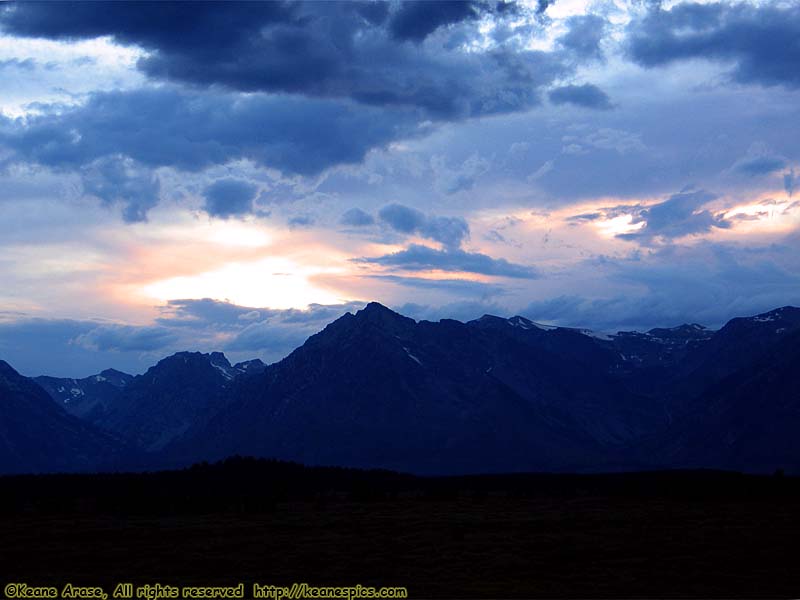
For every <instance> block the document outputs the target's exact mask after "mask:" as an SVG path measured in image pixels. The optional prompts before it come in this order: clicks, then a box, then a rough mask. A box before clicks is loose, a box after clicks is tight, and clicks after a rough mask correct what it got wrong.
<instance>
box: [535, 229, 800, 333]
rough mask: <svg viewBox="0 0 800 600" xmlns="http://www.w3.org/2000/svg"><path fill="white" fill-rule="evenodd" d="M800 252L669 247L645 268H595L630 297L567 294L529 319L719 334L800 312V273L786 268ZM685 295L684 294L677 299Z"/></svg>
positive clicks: (628, 264) (642, 264)
mask: <svg viewBox="0 0 800 600" xmlns="http://www.w3.org/2000/svg"><path fill="white" fill-rule="evenodd" d="M796 250H797V249H796V248H784V249H781V248H776V247H775V246H766V247H762V248H754V249H743V248H741V247H737V246H733V245H731V246H728V245H721V244H713V243H701V244H700V245H698V246H696V247H693V248H686V247H680V246H668V247H664V248H662V249H659V250H656V251H654V252H651V253H648V254H647V255H646V256H644V257H643V258H641V259H637V260H620V259H610V258H607V259H605V260H603V261H602V262H595V263H593V264H592V265H591V268H592V269H593V270H600V271H601V273H602V275H603V277H604V278H605V279H607V280H608V281H610V282H612V283H614V284H615V287H616V285H619V284H624V285H629V286H632V287H630V288H629V291H628V292H625V293H621V292H618V291H615V292H612V293H610V294H607V295H602V294H601V295H598V296H596V297H592V296H590V295H581V294H565V295H560V296H556V297H552V298H546V299H543V300H537V301H534V302H532V303H531V304H530V305H529V306H528V307H527V308H525V309H523V310H522V311H521V314H523V315H525V316H527V317H529V318H531V319H533V320H540V321H546V322H551V323H556V324H559V325H564V326H570V327H588V328H593V329H599V330H613V331H616V330H618V329H628V330H629V329H637V330H647V329H650V328H652V327H672V326H675V325H679V324H681V323H700V324H703V325H706V326H709V327H719V326H721V325H723V324H724V323H725V322H726V321H727V320H729V319H731V318H733V317H736V316H750V315H754V314H758V313H761V312H765V311H768V310H772V309H774V308H776V307H778V306H784V305H786V304H794V305H800V293H798V289H800V287H798V285H799V284H800V273H798V271H797V269H796V267H795V266H794V265H791V263H788V264H789V265H790V266H789V267H788V268H787V266H786V265H784V266H782V265H781V262H782V256H781V254H783V253H785V254H787V255H792V254H793V253H794V252H796ZM676 290H679V291H680V292H679V293H676Z"/></svg>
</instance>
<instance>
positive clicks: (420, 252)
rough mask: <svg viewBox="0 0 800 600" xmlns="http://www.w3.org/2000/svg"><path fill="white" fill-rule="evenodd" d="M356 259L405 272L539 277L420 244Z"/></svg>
mask: <svg viewBox="0 0 800 600" xmlns="http://www.w3.org/2000/svg"><path fill="white" fill-rule="evenodd" d="M353 260H354V261H355V262H362V263H371V264H377V265H383V266H387V267H395V268H400V269H403V270H406V271H428V270H431V269H437V270H441V271H464V272H467V273H479V274H482V275H496V276H499V277H511V278H518V279H536V278H537V277H538V276H539V275H538V273H537V271H536V269H534V268H533V267H529V266H525V265H518V264H514V263H511V262H508V261H507V260H505V259H504V258H492V257H491V256H487V255H485V254H480V253H478V252H465V251H464V250H458V249H454V248H450V249H444V250H436V249H434V248H429V247H427V246H420V245H417V244H412V245H410V246H409V247H408V248H406V249H405V250H401V251H399V252H395V253H394V254H386V255H384V256H378V257H372V258H356V259H353Z"/></svg>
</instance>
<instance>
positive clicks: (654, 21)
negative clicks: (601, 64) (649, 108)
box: [628, 2, 800, 88]
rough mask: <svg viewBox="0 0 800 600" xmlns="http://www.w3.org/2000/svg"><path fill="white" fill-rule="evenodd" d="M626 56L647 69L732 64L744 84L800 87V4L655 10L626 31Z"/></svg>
mask: <svg viewBox="0 0 800 600" xmlns="http://www.w3.org/2000/svg"><path fill="white" fill-rule="evenodd" d="M628 35H629V40H628V53H629V55H630V57H631V58H632V59H633V60H634V61H635V62H637V63H639V64H640V65H642V66H644V67H656V66H660V65H666V64H669V63H671V62H674V61H679V60H686V59H693V58H704V59H711V60H719V61H734V62H735V67H734V69H733V76H734V78H735V79H736V80H737V81H739V82H741V83H757V84H761V85H767V86H770V85H785V86H786V87H791V88H796V87H800V69H798V68H797V65H798V64H800V44H798V43H797V40H798V38H799V37H800V5H799V4H797V3H791V4H788V5H786V4H784V5H776V4H770V3H765V4H762V5H761V6H753V5H750V4H746V3H738V4H723V3H716V4H696V3H691V2H685V3H682V4H678V5H676V6H674V7H673V8H671V9H670V10H663V9H661V8H660V7H658V6H656V7H654V8H652V9H651V10H649V11H648V12H647V14H646V15H645V16H644V17H642V18H640V19H637V20H635V21H633V22H632V23H631V24H630V26H629V28H628Z"/></svg>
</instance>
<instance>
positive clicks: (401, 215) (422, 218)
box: [378, 204, 469, 248]
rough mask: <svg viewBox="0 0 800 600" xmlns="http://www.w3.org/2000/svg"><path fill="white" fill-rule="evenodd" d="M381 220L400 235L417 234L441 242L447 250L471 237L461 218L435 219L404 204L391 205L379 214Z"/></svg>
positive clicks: (465, 223) (466, 225)
mask: <svg viewBox="0 0 800 600" xmlns="http://www.w3.org/2000/svg"><path fill="white" fill-rule="evenodd" d="M378 217H379V218H380V220H381V221H382V222H383V223H385V224H387V225H388V226H389V227H391V228H392V229H394V230H395V231H398V232H400V233H405V234H412V233H417V234H419V235H421V236H422V237H424V238H428V239H431V240H434V241H437V242H440V243H441V244H443V245H444V246H446V247H447V248H458V247H459V246H460V245H461V243H462V242H463V241H464V240H465V239H467V238H468V237H469V225H468V224H467V222H466V221H465V220H464V219H463V218H461V217H434V216H428V215H426V214H424V213H423V212H421V211H419V210H417V209H415V208H410V207H408V206H404V205H402V204H389V205H387V206H384V207H383V208H382V209H381V210H380V211H379V212H378Z"/></svg>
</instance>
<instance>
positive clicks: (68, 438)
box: [0, 360, 134, 473]
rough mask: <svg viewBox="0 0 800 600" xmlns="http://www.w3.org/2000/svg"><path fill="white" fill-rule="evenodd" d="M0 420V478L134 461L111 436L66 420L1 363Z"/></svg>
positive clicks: (33, 387) (68, 417)
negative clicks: (5, 474) (1, 475)
mask: <svg viewBox="0 0 800 600" xmlns="http://www.w3.org/2000/svg"><path fill="white" fill-rule="evenodd" d="M0 415H2V416H1V417H0V472H2V473H47V472H56V471H82V470H96V469H100V468H107V467H110V466H112V465H113V464H115V460H117V459H119V460H127V458H132V456H133V455H134V453H133V452H132V451H131V450H130V449H129V448H125V447H124V445H123V444H122V443H120V442H119V441H118V440H117V439H115V438H114V436H112V435H110V434H108V433H104V432H102V431H100V430H98V429H96V428H95V427H92V426H91V425H90V424H88V423H85V422H84V421H81V420H79V419H78V418H76V417H74V416H72V415H70V414H68V413H67V412H66V411H65V410H64V409H62V408H60V407H59V406H57V405H56V404H55V403H54V402H53V401H52V399H51V398H50V397H49V396H48V394H47V392H45V391H44V389H42V388H41V387H40V386H39V385H37V384H36V383H35V382H34V381H33V380H31V379H29V378H27V377H23V376H21V375H20V374H19V373H17V372H16V371H15V370H14V369H12V368H11V366H10V365H9V364H8V363H6V362H4V361H2V360H0Z"/></svg>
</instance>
